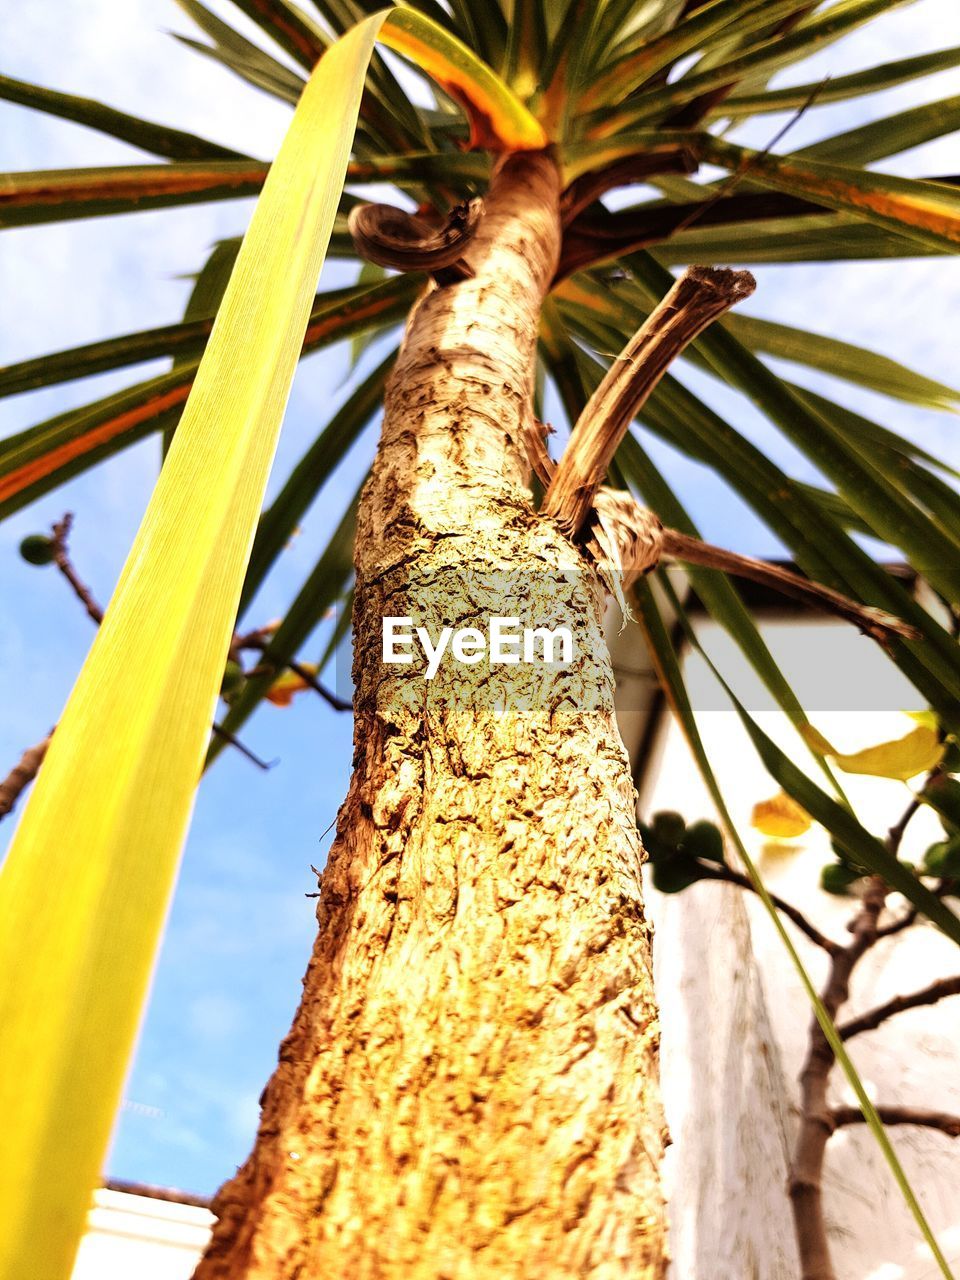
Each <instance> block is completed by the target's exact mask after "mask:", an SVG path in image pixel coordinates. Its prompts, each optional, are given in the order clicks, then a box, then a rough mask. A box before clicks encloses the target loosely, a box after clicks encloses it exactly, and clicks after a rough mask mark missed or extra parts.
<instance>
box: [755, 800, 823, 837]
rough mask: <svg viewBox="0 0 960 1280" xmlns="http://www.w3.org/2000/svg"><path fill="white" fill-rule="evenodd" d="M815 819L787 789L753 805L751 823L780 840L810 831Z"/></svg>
mask: <svg viewBox="0 0 960 1280" xmlns="http://www.w3.org/2000/svg"><path fill="white" fill-rule="evenodd" d="M812 824H813V819H812V818H811V817H810V815H809V813H807V811H806V809H801V807H800V805H798V804H797V802H796V800H793V799H791V797H790V796H788V795H787V794H786V792H785V791H780V792H778V793H777V794H776V795H775V796H771V797H770V799H769V800H761V801H759V803H757V804H755V805H754V806H753V813H752V814H751V815H750V825H751V826H752V827H753V828H754V829H755V830H757V831H759V832H760V833H761V834H762V835H765V836H776V837H777V838H778V839H780V840H791V839H793V838H794V837H795V836H802V835H803V834H804V832H805V831H809V830H810V827H811V826H812Z"/></svg>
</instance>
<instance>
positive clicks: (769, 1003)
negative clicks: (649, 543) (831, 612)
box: [618, 619, 960, 1280]
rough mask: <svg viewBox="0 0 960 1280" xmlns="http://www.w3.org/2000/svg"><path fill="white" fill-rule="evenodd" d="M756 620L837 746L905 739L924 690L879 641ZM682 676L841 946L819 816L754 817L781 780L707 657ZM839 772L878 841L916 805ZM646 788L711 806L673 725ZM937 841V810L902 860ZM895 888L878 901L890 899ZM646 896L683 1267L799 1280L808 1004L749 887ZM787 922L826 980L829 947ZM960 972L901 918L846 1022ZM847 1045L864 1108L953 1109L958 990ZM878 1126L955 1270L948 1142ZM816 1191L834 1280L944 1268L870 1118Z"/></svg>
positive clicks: (850, 632)
mask: <svg viewBox="0 0 960 1280" xmlns="http://www.w3.org/2000/svg"><path fill="white" fill-rule="evenodd" d="M699 630H700V634H701V636H702V639H703V641H704V643H705V644H706V646H707V648H708V650H709V651H710V652H711V654H712V655H714V656H715V657H717V658H719V659H720V660H721V669H722V670H724V672H725V674H726V673H727V672H729V671H735V672H736V673H737V675H736V678H735V679H734V681H733V683H734V685H735V688H736V689H737V692H738V694H739V695H740V696H741V697H742V698H743V700H744V701H745V702H746V704H747V706H748V707H750V708H751V710H753V711H754V712H755V718H756V719H757V720H758V721H759V723H760V724H761V725H762V726H763V728H764V729H765V730H766V732H767V733H768V734H769V735H770V736H771V737H772V738H774V739H775V740H776V741H777V742H778V743H779V744H780V745H781V746H782V747H783V748H784V749H785V750H786V751H788V752H789V753H790V754H791V755H792V757H793V758H794V759H795V760H796V762H797V763H798V764H800V765H801V767H804V768H807V769H809V770H810V771H811V776H815V770H816V766H815V764H814V763H813V760H812V758H811V757H810V756H809V755H808V754H807V753H806V751H805V749H804V748H803V746H802V744H801V743H800V742H799V739H798V738H797V736H796V735H795V734H794V733H793V731H792V729H791V728H790V726H789V724H788V722H787V720H786V717H785V716H783V715H782V714H781V713H780V712H779V711H777V710H774V709H771V703H770V699H769V697H767V696H766V695H765V694H764V692H763V691H762V690H761V689H760V687H759V685H758V682H757V681H756V679H755V678H754V677H753V676H752V675H751V673H749V671H748V670H747V669H746V668H745V664H744V662H743V660H742V658H740V656H739V654H738V653H737V651H736V649H735V648H734V646H733V645H732V644H731V643H730V642H729V641H728V640H727V638H726V637H725V635H724V634H723V633H722V632H720V631H719V630H718V629H717V628H716V627H715V626H713V625H712V624H710V623H709V622H703V623H701V624H700V627H699ZM762 630H763V634H764V637H765V639H766V640H767V643H768V644H769V646H770V648H771V649H772V650H773V651H774V653H775V656H776V657H777V659H778V661H779V663H780V665H781V667H782V669H783V670H784V672H785V674H786V676H787V678H788V679H789V680H790V681H791V682H793V683H794V684H795V685H796V686H798V687H799V688H800V689H801V692H802V697H803V700H804V702H805V706H806V707H807V709H808V711H809V714H810V718H811V719H812V720H813V721H814V723H815V724H816V725H817V727H818V728H820V729H821V730H822V731H823V732H824V733H825V734H826V735H827V737H828V738H831V739H832V740H834V741H835V744H836V745H837V746H838V748H840V749H841V750H843V749H847V750H853V749H856V748H858V747H861V746H866V745H869V744H871V743H874V742H878V741H881V740H883V739H884V738H893V737H898V736H901V735H902V734H903V733H905V732H907V731H908V730H909V729H910V728H911V727H912V725H911V722H910V721H909V720H908V719H907V718H906V717H905V715H904V714H903V711H904V710H913V709H917V700H916V694H915V693H913V692H912V691H911V689H910V687H909V686H908V685H907V684H906V683H905V682H904V681H903V680H902V679H901V678H900V677H899V675H898V673H897V672H896V671H895V669H894V668H893V667H892V665H891V664H890V663H889V662H888V661H887V659H886V658H885V657H884V655H883V653H882V651H881V650H880V649H879V648H878V647H877V646H876V645H875V644H873V643H872V642H871V641H869V640H867V639H866V638H864V637H862V636H860V635H859V634H858V633H857V632H856V631H855V630H854V629H853V628H851V627H847V626H845V625H842V624H836V625H834V624H832V623H828V622H821V621H816V620H813V621H806V622H804V621H797V620H793V621H790V620H784V619H780V620H771V621H769V622H767V623H765V624H764V625H763V627H762ZM633 634H634V636H636V635H637V633H636V632H635V631H634V632H633ZM633 644H634V645H635V646H636V653H635V655H634V658H633V660H632V662H630V663H629V664H628V665H630V666H631V667H632V668H633V669H634V670H636V669H640V668H642V666H643V654H642V645H639V644H638V642H637V640H636V639H634V641H633ZM622 653H623V650H622V649H621V650H620V654H621V658H620V659H618V665H623V662H622ZM685 669H686V674H687V677H688V680H689V682H690V687H691V689H692V690H693V699H694V705H695V707H696V708H697V709H698V716H697V718H698V723H699V727H700V731H701V734H702V736H703V739H704V743H705V745H706V749H707V752H708V754H709V756H710V758H711V761H712V764H713V767H714V769H715V771H716V774H717V777H718V779H719V782H720V785H721V788H722V791H723V793H724V794H725V796H726V797H727V800H728V803H729V807H730V809H731V811H732V816H733V819H734V821H735V823H736V824H737V826H738V828H739V830H740V833H741V835H742V836H743V838H744V840H745V842H746V844H747V847H748V849H749V851H750V852H751V855H752V856H753V857H754V859H755V860H756V862H757V864H758V866H759V869H760V872H761V875H762V876H763V878H764V880H765V881H766V883H767V885H768V887H769V888H770V889H771V890H773V891H775V892H777V893H779V894H781V895H782V896H783V897H784V898H786V899H788V900H789V901H791V902H793V903H794V904H795V905H796V906H797V907H799V908H800V909H801V910H802V911H803V912H804V913H805V914H807V915H808V916H809V917H810V918H811V919H813V920H814V921H815V922H816V923H817V924H818V925H819V926H820V927H821V928H822V929H823V930H824V931H825V932H827V933H829V934H831V935H832V936H834V937H836V938H838V939H843V938H844V936H845V926H846V923H847V921H848V920H849V918H850V916H851V914H852V911H853V908H854V906H855V904H853V903H851V902H850V901H849V900H847V899H842V898H835V897H831V896H830V895H828V894H825V893H823V892H822V891H821V890H819V888H818V887H817V881H818V874H819V869H820V867H821V866H823V865H824V863H826V862H827V861H829V860H830V858H831V854H830V849H829V841H828V838H827V836H826V833H825V832H823V831H822V830H821V829H818V828H814V829H812V830H811V831H810V832H809V833H808V834H807V835H806V836H804V837H803V838H802V839H800V840H796V841H791V842H789V843H786V842H779V843H778V842H772V841H767V840H765V838H764V837H763V836H761V835H759V834H758V833H757V832H755V831H753V830H752V829H751V828H750V825H749V822H750V812H751V809H752V807H753V805H754V803H755V802H756V801H757V800H761V799H764V798H766V797H768V796H770V795H772V794H773V793H774V792H775V791H776V790H777V788H776V784H775V783H773V782H772V781H771V780H770V778H769V776H768V775H767V774H766V772H765V770H764V768H763V766H762V765H761V764H760V762H759V760H758V759H757V757H756V754H755V752H754V751H753V749H752V747H751V745H750V742H749V740H748V738H747V736H746V733H745V731H744V730H743V729H742V728H741V726H740V723H739V720H738V719H737V717H736V715H735V713H734V712H733V711H731V710H729V709H728V710H723V709H721V708H722V706H723V703H722V699H721V698H720V697H719V696H718V694H717V692H716V690H715V688H714V687H712V678H711V677H710V676H709V674H708V671H707V669H706V667H705V664H704V663H703V661H702V660H701V659H699V658H697V657H696V656H691V657H688V658H687V659H686V663H685ZM629 683H630V682H629V681H624V685H625V687H626V686H627V685H628V684H629ZM818 708H820V709H819V710H818ZM870 708H873V709H870ZM634 719H635V720H638V719H639V717H637V716H635V717H634ZM633 745H636V744H635V743H634V744H631V743H630V742H629V741H628V746H633ZM843 785H844V787H845V789H846V791H847V794H848V795H849V797H850V800H851V801H852V803H853V805H854V807H855V809H856V812H857V813H858V815H859V817H860V818H861V821H863V822H864V823H865V825H867V826H868V827H870V829H871V830H873V831H874V832H876V833H877V834H880V835H883V833H884V832H885V830H886V829H887V827H888V826H889V825H890V824H891V823H892V822H893V821H895V820H896V818H897V817H898V816H899V815H900V813H901V812H902V810H903V808H904V806H905V803H906V801H907V800H908V799H909V795H908V792H907V790H906V787H905V786H904V784H902V783H896V782H890V781H885V780H880V779H871V778H855V777H848V776H843ZM641 790H642V796H641V808H642V812H644V813H647V814H649V813H652V812H654V811H655V810H657V809H664V808H670V809H677V810H679V811H680V812H681V813H682V814H683V815H684V816H685V817H686V818H687V819H688V820H691V821H692V820H695V819H697V818H700V817H711V816H713V810H712V806H711V804H710V800H709V797H708V794H707V791H706V788H705V787H704V785H703V784H702V782H701V781H700V779H699V776H698V774H697V771H696V769H695V766H694V765H693V764H692V762H691V758H690V756H689V753H688V750H687V747H686V744H685V742H684V741H683V739H682V737H681V735H680V733H679V732H678V730H677V729H676V728H675V727H672V726H671V727H669V728H667V729H666V730H665V732H664V734H663V735H662V739H661V742H660V745H659V750H657V751H655V752H654V753H653V754H652V756H651V758H650V759H649V760H648V761H647V762H646V766H645V770H644V783H643V785H642V788H641ZM938 838H940V828H939V824H938V822H937V821H936V819H935V817H934V816H933V815H932V814H931V813H930V812H929V811H922V812H921V813H920V814H919V815H918V816H917V818H916V819H915V820H914V822H913V823H912V824H911V826H910V828H909V831H908V837H907V839H906V840H905V842H904V846H903V850H902V853H903V856H905V857H907V858H910V857H911V854H913V855H914V856H918V855H919V853H921V852H922V851H923V850H924V849H925V848H926V846H927V844H929V843H930V842H931V841H932V840H934V839H938ZM897 901H898V899H897V898H896V897H893V898H891V899H890V902H891V904H893V905H894V906H895V905H896V903H897ZM901 901H902V900H901ZM649 906H650V911H651V914H652V916H653V919H654V923H655V926H656V930H657V933H656V943H655V956H654V959H655V976H656V979H657V985H658V995H659V999H660V1004H661V1017H662V1025H663V1085H664V1097H665V1105H666V1109H667V1118H668V1122H669V1124H670V1127H671V1129H672V1132H673V1136H674V1141H675V1145H674V1147H673V1148H672V1149H671V1152H670V1155H669V1163H668V1176H669V1180H670V1184H671V1193H672V1198H671V1220H672V1224H673V1253H674V1258H675V1266H674V1277H675V1280H744V1277H750V1278H751V1280H796V1276H797V1274H798V1272H797V1263H796V1255H795V1250H794V1245H793V1240H792V1223H791V1218H790V1214H789V1205H788V1202H787V1198H786V1194H785V1189H784V1184H785V1179H786V1171H787V1162H788V1159H789V1150H790V1145H791V1142H792V1139H793V1133H794V1129H795V1123H796V1122H795V1111H794V1107H795V1105H796V1098H797V1088H796V1076H797V1073H798V1071H799V1068H800V1064H801V1061H802V1057H803V1054H804V1050H805V1045H806V1036H807V1027H808V1024H809V1020H810V1011H809V1005H808V1002H807V1000H806V997H805V995H804V993H803V991H802V989H801V987H800V984H799V981H798V978H797V976H796V972H795V970H794V969H793V968H792V967H791V963H790V960H789V958H788V956H787V955H786V953H785V949H784V947H783V944H782V942H781V940H780V939H779V938H778V937H777V936H776V934H775V932H774V930H773V928H772V926H771V924H770V922H769V920H768V919H767V918H766V916H765V914H764V913H763V909H762V906H761V905H760V904H759V902H758V901H757V900H756V899H755V898H754V897H753V895H749V894H747V893H744V892H743V891H742V890H740V889H737V888H734V887H731V886H725V885H713V884H703V883H701V884H698V885H695V886H693V887H692V888H691V889H689V890H686V891H685V892H684V893H682V894H679V895H674V896H665V895H661V894H658V893H656V892H655V891H653V890H652V888H651V889H650V891H649ZM788 929H791V936H792V937H793V938H794V940H795V941H796V942H797V946H798V949H799V950H800V954H801V958H802V959H803V961H804V963H805V964H806V965H807V966H808V969H809V971H810V972H811V974H812V976H813V977H814V979H815V981H816V982H817V983H818V984H820V983H822V981H823V979H824V977H825V974H826V963H825V961H826V957H825V955H824V953H823V952H822V951H820V950H819V949H818V948H816V947H815V946H813V945H812V944H811V943H809V942H807V940H806V939H805V938H803V937H802V936H801V935H798V934H797V933H796V931H795V930H793V929H792V926H789V925H788ZM958 972H960V954H958V952H957V949H956V947H955V945H954V944H953V943H952V942H950V941H948V940H947V939H946V938H945V937H944V936H943V935H941V934H940V933H938V932H937V931H936V930H935V929H933V928H931V927H929V926H920V927H918V928H914V929H911V930H909V931H907V932H906V933H905V934H903V935H900V936H899V937H897V938H891V939H889V940H887V941H885V942H881V943H880V944H878V945H877V946H876V947H875V948H874V949H873V951H871V952H870V953H869V954H868V956H867V957H866V959H865V960H864V961H863V962H862V963H861V964H860V965H859V966H858V968H857V970H856V971H855V975H854V981H853V998H852V1001H851V1004H850V1005H849V1006H848V1007H847V1010H846V1015H847V1016H849V1015H850V1014H851V1013H853V1012H858V1011H861V1010H863V1009H867V1008H870V1007H872V1006H873V1005H875V1004H878V1003H881V1002H883V1001H885V1000H887V999H889V998H890V997H891V996H893V995H896V994H898V993H906V992H909V991H912V990H914V989H916V988H919V987H922V986H925V985H926V984H927V983H929V982H930V981H932V980H934V979H935V978H938V977H942V976H946V975H947V974H955V973H958ZM841 1020H842V1019H841ZM849 1048H850V1052H851V1056H852V1057H853V1059H854V1062H855V1064H856V1066H857V1069H858V1070H859V1072H860V1074H861V1076H862V1078H863V1079H864V1081H865V1083H866V1085H867V1088H868V1091H869V1092H870V1094H871V1096H872V1097H873V1099H874V1100H875V1101H881V1102H885V1103H900V1104H904V1105H910V1104H913V1105H918V1106H923V1107H933V1108H937V1109H941V1110H945V1111H950V1112H954V1113H957V1112H960V1070H958V1068H960V997H955V998H953V999H949V1000H945V1001H942V1002H941V1003H940V1004H938V1005H936V1006H933V1007H931V1008H928V1009H920V1010H913V1011H910V1012H908V1013H904V1014H900V1015H897V1017H896V1018H895V1019H893V1020H892V1021H890V1022H889V1023H887V1024H886V1025H885V1026H884V1027H883V1028H882V1029H879V1030H877V1031H874V1032H871V1033H867V1034H864V1035H863V1036H859V1037H856V1038H855V1039H853V1040H851V1042H850V1045H849ZM833 1081H834V1084H833V1100H834V1102H837V1103H839V1102H843V1103H852V1102H853V1101H854V1099H853V1097H852V1095H851V1094H850V1091H849V1089H848V1087H847V1086H846V1085H845V1083H844V1082H843V1080H842V1079H841V1078H840V1075H839V1072H838V1071H835V1072H834V1077H833ZM889 1133H890V1137H891V1139H892V1141H893V1143H894V1146H895V1147H896V1150H897V1152H898V1154H899V1156H900V1159H901V1161H902V1162H903V1165H904V1167H905V1169H906V1172H907V1174H908V1177H909V1178H910V1180H911V1182H912V1184H913V1187H914V1190H915V1191H916V1192H917V1194H918V1197H919V1199H920V1202H921V1204H922V1206H923V1208H924V1210H925V1212H926V1213H927V1216H928V1218H929V1220H930V1221H931V1224H932V1226H933V1228H934V1231H935V1233H936V1235H937V1237H938V1240H939V1242H940V1245H941V1247H942V1248H943V1250H944V1252H945V1253H946V1254H947V1256H948V1258H949V1259H950V1261H951V1262H953V1263H956V1264H958V1265H960V1197H958V1195H957V1186H958V1184H960V1141H952V1140H951V1139H949V1138H948V1137H946V1136H944V1135H941V1134H939V1133H936V1132H931V1131H929V1130H923V1129H910V1128H905V1127H900V1128H896V1129H892V1130H890V1131H889ZM824 1195H825V1209H826V1213H827V1217H828V1222H829V1229H830V1237H831V1244H832V1247H833V1252H834V1260H835V1264H836V1268H837V1272H838V1275H839V1276H841V1277H843V1280H927V1277H933V1276H937V1275H939V1274H940V1272H939V1270H938V1268H937V1266H936V1264H935V1263H934V1261H933V1259H932V1258H931V1256H930V1253H929V1250H928V1249H927V1248H926V1247H925V1246H924V1245H923V1244H922V1243H921V1240H920V1236H919V1232H918V1230H917V1228H916V1226H915V1224H914V1222H913V1219H912V1218H911V1216H910V1214H909V1212H908V1211H907V1209H906V1207H905V1205H904V1203H903V1200H902V1198H901V1196H900V1194H899V1193H898V1191H897V1189H896V1187H895V1185H894V1183H893V1180H892V1177H891V1174H890V1172H889V1170H888V1168H887V1166H886V1164H885V1163H884V1160H883V1158H882V1156H881V1154H880V1152H879V1150H878V1148H877V1145H876V1142H875V1140H874V1139H873V1138H872V1136H871V1135H870V1133H869V1132H868V1131H867V1129H866V1127H865V1126H862V1125H858V1126H856V1127H852V1128H848V1129H844V1130H842V1131H840V1132H839V1133H838V1134H837V1135H835V1136H834V1137H833V1138H832V1139H831V1141H830V1144H829V1146H828V1152H827V1164H826V1173H825V1179H824Z"/></svg>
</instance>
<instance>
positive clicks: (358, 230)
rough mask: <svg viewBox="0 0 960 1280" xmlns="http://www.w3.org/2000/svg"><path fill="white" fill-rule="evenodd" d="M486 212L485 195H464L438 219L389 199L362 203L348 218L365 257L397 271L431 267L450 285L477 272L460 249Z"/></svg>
mask: <svg viewBox="0 0 960 1280" xmlns="http://www.w3.org/2000/svg"><path fill="white" fill-rule="evenodd" d="M482 213H483V201H482V200H479V199H474V200H464V201H463V202H462V203H461V204H458V205H455V206H454V207H453V208H452V209H451V210H450V212H449V213H448V214H447V216H446V217H445V218H444V219H443V221H442V222H440V223H439V224H434V223H431V222H428V221H427V220H426V218H422V217H419V216H418V215H416V214H411V213H407V212H406V210H405V209H396V208H394V206H393V205H390V204H361V205H357V206H356V207H355V208H354V209H351V210H350V217H349V219H348V223H349V227H350V235H351V236H352V238H353V244H354V248H355V249H356V251H357V253H358V254H359V256H360V257H361V258H366V260H367V261H368V262H376V263H379V265H380V266H382V267H393V268H395V269H396V270H398V271H427V272H430V273H431V274H432V275H433V276H434V277H435V278H436V279H437V280H438V281H439V282H440V283H442V284H450V283H452V282H453V281H455V280H463V279H468V278H469V277H470V276H472V275H473V270H472V268H471V267H470V266H469V264H468V263H466V262H465V261H464V260H463V259H462V257H461V254H462V253H463V250H464V249H466V247H467V245H468V244H469V243H470V241H471V240H472V239H473V237H474V235H475V233H476V230H477V227H478V225H479V223H480V217H481V215H482Z"/></svg>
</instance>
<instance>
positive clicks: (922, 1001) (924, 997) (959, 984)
mask: <svg viewBox="0 0 960 1280" xmlns="http://www.w3.org/2000/svg"><path fill="white" fill-rule="evenodd" d="M958 995H960V975H957V976H955V977H952V978H941V979H940V980H939V981H937V982H931V983H930V985H929V986H928V987H924V988H923V989H922V990H920V991H913V992H911V993H910V995H906V996H894V997H893V999H892V1000H888V1001H887V1002H886V1004H881V1005H877V1007H876V1008H875V1009H869V1010H868V1011H867V1012H866V1013H861V1014H860V1016H859V1017H857V1018H851V1019H850V1021H849V1022H845V1023H844V1024H843V1026H842V1027H838V1028H837V1030H838V1031H839V1032H840V1037H841V1039H843V1040H849V1039H850V1038H851V1036H858V1035H860V1034H862V1032H864V1031H874V1030H876V1028H877V1027H879V1026H880V1025H881V1024H882V1023H884V1022H886V1021H887V1019H888V1018H892V1017H894V1015H895V1014H898V1013H903V1012H904V1011H905V1010H907V1009H919V1008H921V1007H922V1006H923V1005H928V1004H936V1003H937V1001H938V1000H945V999H946V998H947V996H958Z"/></svg>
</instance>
